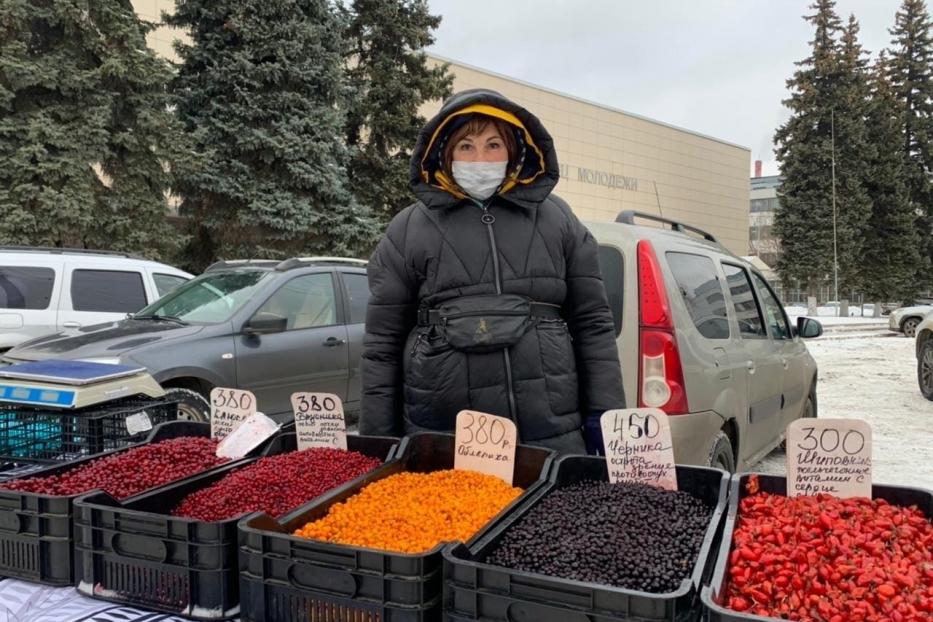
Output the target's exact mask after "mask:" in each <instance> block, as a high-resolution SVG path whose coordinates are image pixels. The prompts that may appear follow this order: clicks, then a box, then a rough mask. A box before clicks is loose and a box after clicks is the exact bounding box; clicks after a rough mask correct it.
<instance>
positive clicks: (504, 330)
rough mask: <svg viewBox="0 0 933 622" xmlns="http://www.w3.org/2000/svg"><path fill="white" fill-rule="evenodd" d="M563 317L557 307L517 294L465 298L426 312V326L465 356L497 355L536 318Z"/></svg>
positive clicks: (517, 337) (513, 343)
mask: <svg viewBox="0 0 933 622" xmlns="http://www.w3.org/2000/svg"><path fill="white" fill-rule="evenodd" d="M542 316H549V317H554V318H559V317H560V309H559V308H558V307H557V306H556V305H548V304H542V303H536V302H532V301H530V300H528V299H527V298H525V297H524V296H518V295H515V294H501V295H496V294H492V295H479V296H461V297H460V298H454V299H453V300H449V301H447V302H445V303H443V304H441V305H438V306H437V307H436V308H434V309H431V310H429V311H426V313H425V314H424V321H422V322H420V323H421V324H422V325H433V326H436V327H437V330H438V331H439V333H440V334H441V335H443V336H444V337H445V338H446V340H447V343H449V344H450V345H451V346H452V347H453V348H454V349H456V350H460V351H461V352H495V351H496V350H502V349H504V348H508V347H511V346H514V345H515V344H516V343H518V341H519V340H520V339H521V338H522V336H524V334H525V333H527V332H528V331H529V330H530V329H531V328H532V327H533V326H534V323H535V318H536V317H542Z"/></svg>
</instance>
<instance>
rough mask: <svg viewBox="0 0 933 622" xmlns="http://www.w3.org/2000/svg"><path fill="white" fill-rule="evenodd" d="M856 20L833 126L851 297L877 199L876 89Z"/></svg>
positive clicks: (843, 268) (841, 64)
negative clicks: (872, 120)
mask: <svg viewBox="0 0 933 622" xmlns="http://www.w3.org/2000/svg"><path fill="white" fill-rule="evenodd" d="M858 33H859V24H858V21H857V20H856V19H855V16H854V15H850V16H849V21H848V23H847V24H846V26H845V27H844V28H843V29H842V33H841V35H840V41H839V47H838V84H837V85H836V88H835V91H834V92H833V94H832V103H831V113H830V117H831V118H830V122H831V123H832V128H831V131H832V134H833V136H832V137H831V138H832V139H833V143H834V146H835V156H836V157H835V169H836V170H835V177H836V246H837V256H838V262H839V292H840V296H842V293H843V292H847V293H848V294H849V296H848V297H849V298H850V299H851V298H852V297H853V294H854V293H855V292H857V291H859V290H860V289H861V285H862V283H861V276H862V274H863V271H862V266H863V261H864V260H863V257H862V255H863V250H864V249H863V247H864V243H865V236H866V230H867V227H868V221H869V218H870V217H871V200H870V198H869V196H868V192H867V190H866V182H867V181H868V178H869V176H870V174H871V173H870V170H869V164H868V163H869V161H870V159H871V158H872V156H873V151H874V149H875V146H874V145H873V144H872V143H871V141H869V140H868V127H867V123H866V121H867V118H868V112H869V100H870V95H871V93H870V88H869V77H868V69H867V66H868V61H867V59H866V53H865V51H864V50H863V49H862V46H861V44H860V43H859V40H858Z"/></svg>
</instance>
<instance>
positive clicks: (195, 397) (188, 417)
mask: <svg viewBox="0 0 933 622" xmlns="http://www.w3.org/2000/svg"><path fill="white" fill-rule="evenodd" d="M165 397H166V399H170V400H175V401H176V402H178V416H177V420H178V421H210V420H211V405H210V403H209V402H208V401H207V400H206V399H204V396H203V395H201V394H200V393H198V392H197V391H192V390H191V389H182V388H181V387H170V388H168V389H166V390H165Z"/></svg>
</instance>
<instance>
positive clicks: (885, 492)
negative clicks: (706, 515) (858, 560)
mask: <svg viewBox="0 0 933 622" xmlns="http://www.w3.org/2000/svg"><path fill="white" fill-rule="evenodd" d="M752 475H757V476H758V489H759V491H761V492H768V493H771V494H776V495H786V494H787V479H786V478H785V477H784V476H783V475H763V474H753V473H737V474H735V475H733V476H732V485H731V490H730V492H729V511H728V514H727V515H726V519H725V521H724V522H723V525H724V527H723V535H722V541H721V542H720V544H719V550H718V551H717V552H716V554H715V558H714V560H713V561H714V565H713V576H712V578H711V579H710V581H709V584H708V585H705V586H703V589H702V591H701V593H700V598H701V600H702V604H703V608H704V609H705V614H706V620H708V622H747V621H749V620H754V621H760V622H782V620H781V618H773V617H768V616H758V615H753V614H749V613H743V612H739V611H733V610H731V609H727V608H725V607H724V606H723V604H722V599H723V597H724V596H725V590H726V574H727V572H728V570H729V555H730V554H731V553H732V535H733V532H734V531H735V523H736V519H737V518H738V514H739V502H740V501H741V500H742V499H743V498H745V497H746V496H748V491H747V490H746V486H745V485H746V483H747V482H748V478H749V477H751V476H752ZM871 498H872V499H884V500H885V501H887V502H888V503H891V504H893V505H900V506H911V505H916V506H917V507H918V508H919V509H920V511H921V512H923V513H924V514H926V516H927V518H930V519H933V490H927V489H924V488H908V487H905V486H889V485H884V484H874V485H872V487H871Z"/></svg>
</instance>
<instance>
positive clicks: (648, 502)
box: [486, 481, 713, 594]
mask: <svg viewBox="0 0 933 622" xmlns="http://www.w3.org/2000/svg"><path fill="white" fill-rule="evenodd" d="M712 514H713V508H712V507H710V506H708V505H707V504H706V503H704V502H703V501H700V500H699V499H697V498H696V497H694V496H692V495H690V494H689V493H686V492H680V491H678V492H671V491H668V490H661V489H660V488H654V487H653V486H646V485H643V484H610V483H608V482H595V481H583V482H580V483H578V484H575V485H573V486H568V487H566V488H561V489H557V490H554V491H553V492H551V493H549V494H548V495H547V496H546V497H544V499H542V500H541V502H540V503H538V504H537V505H535V507H533V508H532V509H531V510H529V511H528V512H527V513H526V514H525V515H524V516H523V517H522V519H521V520H520V521H518V522H517V523H516V524H515V525H514V526H513V527H512V528H510V529H509V530H508V531H507V532H506V533H505V536H504V537H503V539H502V541H501V542H500V543H499V546H498V548H496V549H495V550H493V552H492V553H491V554H490V555H489V557H488V558H487V560H486V561H487V562H488V563H490V564H494V565H497V566H505V567H507V568H512V569H515V570H522V571H526V572H534V573H539V574H545V575H549V576H553V577H559V578H562V579H571V580H575V581H585V582H587V583H599V584H603V585H613V586H616V587H622V588H627V589H633V590H640V591H643V592H653V593H658V594H660V593H666V592H672V591H674V590H676V589H677V588H678V587H680V584H681V582H682V581H683V580H684V579H686V578H688V577H689V576H690V573H691V572H692V570H693V567H694V564H695V563H696V559H697V555H698V554H699V551H700V546H701V544H702V543H703V536H704V535H705V533H706V529H707V527H708V526H709V523H710V519H711V517H712Z"/></svg>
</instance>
